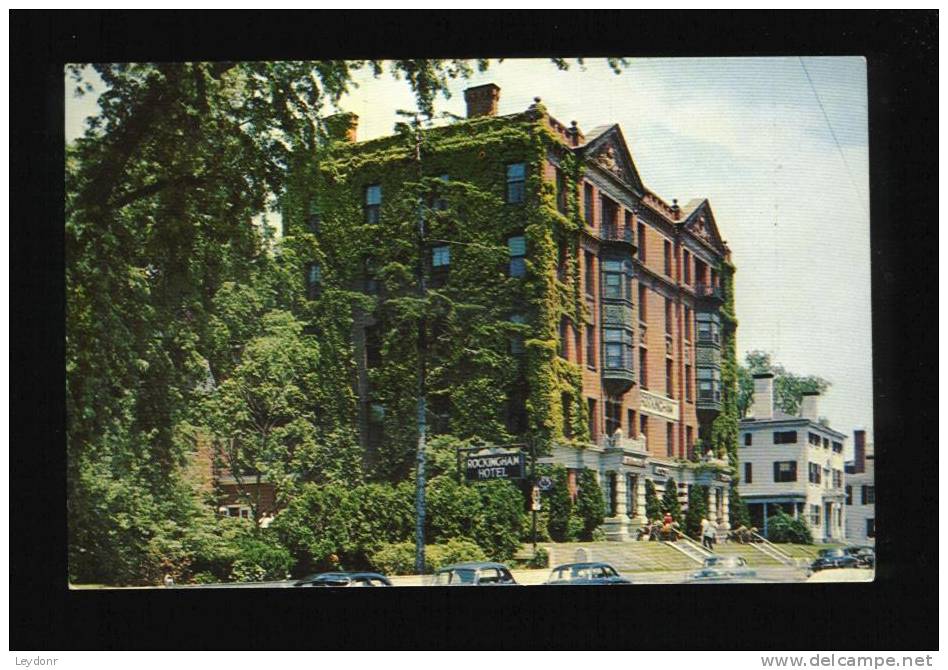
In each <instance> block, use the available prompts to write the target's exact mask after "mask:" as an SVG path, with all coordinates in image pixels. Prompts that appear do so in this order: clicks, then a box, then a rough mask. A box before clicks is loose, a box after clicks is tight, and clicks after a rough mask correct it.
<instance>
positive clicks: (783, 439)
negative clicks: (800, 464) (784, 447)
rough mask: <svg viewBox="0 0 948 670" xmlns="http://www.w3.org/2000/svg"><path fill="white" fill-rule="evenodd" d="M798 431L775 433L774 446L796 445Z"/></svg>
mask: <svg viewBox="0 0 948 670" xmlns="http://www.w3.org/2000/svg"><path fill="white" fill-rule="evenodd" d="M796 443H797V431H795V430H781V431H777V432H775V433H774V444H796Z"/></svg>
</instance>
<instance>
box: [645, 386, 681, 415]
mask: <svg viewBox="0 0 948 670" xmlns="http://www.w3.org/2000/svg"><path fill="white" fill-rule="evenodd" d="M639 401H640V403H639V409H640V410H641V411H642V412H644V413H646V414H651V415H654V416H660V417H662V418H665V419H669V420H670V421H678V401H677V400H672V399H671V398H666V397H665V396H663V395H658V394H657V393H651V392H650V391H646V390H644V389H640V390H639Z"/></svg>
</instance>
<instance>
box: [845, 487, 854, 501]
mask: <svg viewBox="0 0 948 670" xmlns="http://www.w3.org/2000/svg"><path fill="white" fill-rule="evenodd" d="M846 504H847V505H852V504H853V487H852V486H850V485H849V484H847V485H846Z"/></svg>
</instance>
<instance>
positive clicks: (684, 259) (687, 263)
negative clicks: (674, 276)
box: [681, 249, 691, 284]
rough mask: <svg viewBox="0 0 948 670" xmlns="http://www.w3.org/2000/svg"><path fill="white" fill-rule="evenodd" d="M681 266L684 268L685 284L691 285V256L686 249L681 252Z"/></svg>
mask: <svg viewBox="0 0 948 670" xmlns="http://www.w3.org/2000/svg"><path fill="white" fill-rule="evenodd" d="M681 264H682V266H683V268H684V275H685V283H686V284H690V283H691V254H690V253H689V252H688V250H687V249H685V250H683V251H682V252H681Z"/></svg>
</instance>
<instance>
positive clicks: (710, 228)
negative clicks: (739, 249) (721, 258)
mask: <svg viewBox="0 0 948 670" xmlns="http://www.w3.org/2000/svg"><path fill="white" fill-rule="evenodd" d="M690 204H691V203H689V205H690ZM689 209H690V207H689ZM681 226H682V228H683V229H684V230H687V231H688V232H690V233H691V234H692V235H693V236H694V237H695V238H697V239H699V240H701V241H702V242H704V243H706V244H708V245H710V246H711V247H713V248H714V249H716V250H717V251H718V252H719V253H724V250H725V247H724V240H723V239H722V238H721V232H720V231H719V230H718V226H717V223H715V221H714V212H712V211H711V204H710V203H709V202H708V201H707V199H705V200H702V201H701V204H699V205H698V206H697V207H695V208H694V209H693V210H692V211H691V212H690V213H689V214H687V216H686V218H685V220H684V221H683V222H682V224H681Z"/></svg>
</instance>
